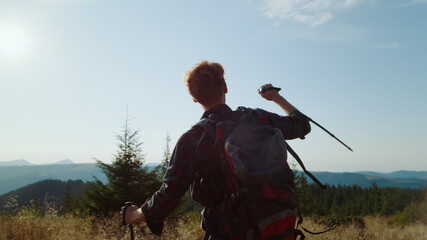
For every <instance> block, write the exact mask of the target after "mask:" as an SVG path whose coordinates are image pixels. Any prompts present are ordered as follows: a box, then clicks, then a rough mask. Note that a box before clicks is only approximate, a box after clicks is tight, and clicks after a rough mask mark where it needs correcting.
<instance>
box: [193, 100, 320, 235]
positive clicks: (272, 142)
mask: <svg viewBox="0 0 427 240" xmlns="http://www.w3.org/2000/svg"><path fill="white" fill-rule="evenodd" d="M236 112H238V113H239V115H240V116H239V117H238V118H237V119H231V120H218V119H217V118H215V116H209V118H204V119H202V120H200V121H199V122H198V123H197V125H196V126H199V127H202V128H203V129H204V130H205V133H206V134H207V135H210V136H211V137H212V138H213V139H214V140H215V143H214V146H216V145H218V144H220V145H221V146H220V148H222V149H223V150H222V151H220V158H221V160H222V162H221V164H222V167H221V168H222V169H223V176H225V181H224V183H223V185H224V188H225V189H226V196H225V197H224V201H223V202H222V203H220V204H219V205H218V206H216V207H214V208H209V209H204V212H203V222H202V227H203V229H204V230H205V231H206V232H207V233H208V234H209V233H211V234H213V235H217V236H226V237H228V238H230V239H233V240H244V239H247V240H251V239H253V240H255V239H258V240H264V239H266V240H267V239H268V240H288V239H289V240H291V239H292V240H293V239H296V237H297V236H296V235H299V236H300V239H304V236H303V234H302V232H301V231H299V230H296V226H295V225H296V218H297V216H298V215H299V211H298V203H297V196H296V188H295V183H294V174H293V171H292V170H291V169H290V168H289V165H288V163H287V151H288V150H290V153H291V154H292V155H294V154H295V152H294V151H293V150H291V149H290V148H289V146H288V145H287V144H286V142H285V139H284V137H283V135H282V133H281V131H280V129H277V128H274V127H272V126H270V125H268V124H266V121H265V117H264V113H263V112H262V110H259V109H250V108H244V107H239V108H238V109H237V111H236ZM204 136H205V135H203V136H202V138H203V137H204ZM295 156H297V155H296V154H295ZM296 159H297V161H298V162H299V163H300V165H301V167H302V168H303V169H304V171H305V172H306V173H307V171H306V169H305V167H304V165H303V164H302V162H300V159H299V157H298V156H297V157H296ZM309 176H310V177H312V175H311V174H309ZM315 182H317V183H320V182H319V181H317V179H316V181H315ZM299 221H302V218H300V220H299ZM208 234H207V235H208Z"/></svg>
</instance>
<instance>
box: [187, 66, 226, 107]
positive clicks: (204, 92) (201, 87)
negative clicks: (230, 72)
mask: <svg viewBox="0 0 427 240" xmlns="http://www.w3.org/2000/svg"><path fill="white" fill-rule="evenodd" d="M184 81H185V84H186V85H187V88H188V91H189V92H190V94H191V96H192V97H193V100H194V101H195V102H198V103H200V104H202V105H203V106H204V107H207V106H209V107H211V106H213V105H215V104H218V103H221V102H225V93H227V85H226V83H225V79H224V69H223V68H222V66H221V64H219V63H215V62H208V61H202V62H199V63H197V64H196V65H195V66H194V67H193V68H192V69H190V70H189V71H188V72H187V73H186V74H185V77H184Z"/></svg>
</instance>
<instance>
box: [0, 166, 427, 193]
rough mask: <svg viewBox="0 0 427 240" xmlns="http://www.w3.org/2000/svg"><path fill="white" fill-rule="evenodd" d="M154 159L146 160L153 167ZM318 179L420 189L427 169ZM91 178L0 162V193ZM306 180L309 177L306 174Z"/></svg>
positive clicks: (80, 171) (65, 169)
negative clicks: (45, 183)
mask: <svg viewBox="0 0 427 240" xmlns="http://www.w3.org/2000/svg"><path fill="white" fill-rule="evenodd" d="M157 165H158V163H147V164H146V166H147V167H148V168H149V169H153V168H154V167H155V166H157ZM312 174H313V175H314V176H316V178H318V179H319V180H320V181H321V182H322V183H324V184H328V185H341V186H343V185H347V186H351V185H359V186H361V187H364V188H366V187H370V186H372V184H373V183H374V182H375V184H376V185H377V186H378V187H398V188H411V189H420V188H424V187H427V171H396V172H392V173H378V172H367V171H365V172H353V173H350V172H341V173H337V172H315V171H313V172H312ZM95 178H97V179H99V180H100V181H102V182H104V183H106V182H107V178H106V176H105V174H104V173H103V172H102V171H101V169H100V168H98V167H97V165H96V164H95V163H73V162H72V161H71V160H69V159H65V160H62V161H59V162H56V163H55V164H43V165H34V164H31V163H29V162H28V161H26V160H15V161H10V162H0V195H1V194H5V193H7V192H9V191H13V190H16V189H18V188H21V187H24V186H26V185H29V184H32V183H35V182H39V181H43V180H47V179H55V180H61V181H68V180H82V181H84V182H86V181H93V180H94V179H95ZM307 179H308V180H309V182H310V180H311V179H310V178H308V177H307Z"/></svg>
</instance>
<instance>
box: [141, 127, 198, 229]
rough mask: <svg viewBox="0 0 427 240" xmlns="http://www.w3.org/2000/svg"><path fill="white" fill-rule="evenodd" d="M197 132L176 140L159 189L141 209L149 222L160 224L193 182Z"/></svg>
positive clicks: (188, 133) (190, 132)
mask: <svg viewBox="0 0 427 240" xmlns="http://www.w3.org/2000/svg"><path fill="white" fill-rule="evenodd" d="M196 133H197V132H196V131H194V129H192V130H190V131H188V132H186V133H185V134H183V135H182V136H181V138H180V139H179V140H178V142H177V144H176V146H175V149H174V151H173V153H172V157H171V160H170V163H169V167H168V170H167V172H166V174H165V177H164V179H163V185H162V186H161V188H160V189H159V190H158V191H157V192H155V193H154V194H153V196H152V197H151V199H150V200H148V201H147V202H146V203H145V204H144V205H143V206H142V207H141V208H142V211H143V212H144V215H145V217H146V221H147V224H148V225H149V226H150V222H158V223H161V222H162V221H163V219H164V218H165V217H166V216H168V215H169V214H170V213H171V212H172V211H173V210H174V209H175V208H176V207H177V205H178V204H179V202H180V199H181V197H182V196H183V195H184V194H185V193H186V191H187V190H188V188H189V186H190V185H191V184H192V182H193V180H194V175H195V173H194V158H197V157H198V156H197V151H194V149H196V145H197V140H196V138H197V136H196V135H197V134H196Z"/></svg>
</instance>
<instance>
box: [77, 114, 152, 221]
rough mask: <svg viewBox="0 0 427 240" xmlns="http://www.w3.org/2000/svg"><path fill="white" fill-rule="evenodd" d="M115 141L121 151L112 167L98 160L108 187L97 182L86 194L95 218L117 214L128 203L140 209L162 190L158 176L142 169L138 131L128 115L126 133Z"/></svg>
mask: <svg viewBox="0 0 427 240" xmlns="http://www.w3.org/2000/svg"><path fill="white" fill-rule="evenodd" d="M116 137H117V140H118V142H119V143H118V151H117V153H116V154H115V155H114V160H113V161H112V164H106V163H104V162H102V161H100V160H96V162H97V165H98V167H99V168H101V170H102V171H103V172H104V174H105V175H106V176H107V180H108V183H107V184H105V185H104V184H103V183H102V182H101V181H99V180H98V179H95V181H94V182H91V184H90V189H89V190H87V191H86V192H85V196H86V197H85V199H84V203H85V206H86V208H87V210H89V212H90V213H91V214H94V215H104V216H105V215H110V214H113V213H116V212H117V211H119V210H120V207H121V206H123V205H124V203H125V202H127V201H132V202H134V203H135V204H137V205H141V204H142V203H143V202H144V201H145V200H146V199H147V198H148V197H149V196H151V194H152V193H153V192H154V191H155V190H157V189H158V188H159V187H160V182H159V180H158V179H157V173H156V172H155V171H152V172H149V171H148V168H147V167H144V166H143V164H144V154H143V153H142V148H141V146H142V142H141V141H140V140H139V131H138V130H133V129H131V128H130V126H129V121H128V118H127V115H126V120H125V124H124V126H123V129H122V131H121V133H120V134H117V135H116Z"/></svg>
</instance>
